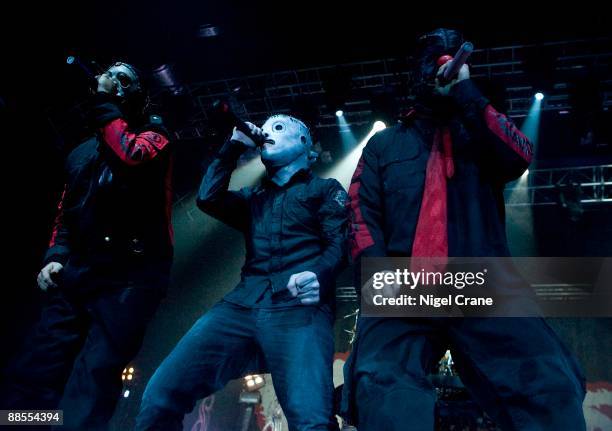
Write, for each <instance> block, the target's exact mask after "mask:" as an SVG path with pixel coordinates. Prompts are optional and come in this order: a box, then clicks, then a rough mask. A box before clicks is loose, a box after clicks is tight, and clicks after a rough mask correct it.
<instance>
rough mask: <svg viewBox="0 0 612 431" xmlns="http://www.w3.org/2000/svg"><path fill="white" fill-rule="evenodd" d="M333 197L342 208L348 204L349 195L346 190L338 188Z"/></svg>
mask: <svg viewBox="0 0 612 431" xmlns="http://www.w3.org/2000/svg"><path fill="white" fill-rule="evenodd" d="M332 199H333V200H334V202H336V203H337V204H338V205H340V206H341V207H342V208H344V206H345V205H346V201H347V200H348V195H347V194H346V192H345V191H344V190H336V191H335V192H334V194H333V195H332Z"/></svg>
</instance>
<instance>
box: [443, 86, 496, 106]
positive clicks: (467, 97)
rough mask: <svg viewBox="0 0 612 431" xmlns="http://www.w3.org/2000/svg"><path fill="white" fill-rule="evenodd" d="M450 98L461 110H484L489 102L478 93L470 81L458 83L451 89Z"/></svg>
mask: <svg viewBox="0 0 612 431" xmlns="http://www.w3.org/2000/svg"><path fill="white" fill-rule="evenodd" d="M451 96H452V97H453V98H454V99H455V101H456V102H457V104H458V105H459V106H460V107H461V108H463V109H470V108H477V109H484V108H485V106H487V105H488V104H489V100H488V99H487V98H486V97H485V96H484V95H483V94H482V93H481V92H480V90H479V89H478V87H476V85H475V84H474V82H473V81H472V80H471V79H466V80H464V81H461V82H458V83H457V84H455V85H454V86H453V88H452V89H451Z"/></svg>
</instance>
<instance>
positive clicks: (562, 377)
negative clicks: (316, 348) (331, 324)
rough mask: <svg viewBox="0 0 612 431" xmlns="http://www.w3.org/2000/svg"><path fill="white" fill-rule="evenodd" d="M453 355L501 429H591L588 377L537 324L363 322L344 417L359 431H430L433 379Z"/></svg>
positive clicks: (348, 374)
mask: <svg viewBox="0 0 612 431" xmlns="http://www.w3.org/2000/svg"><path fill="white" fill-rule="evenodd" d="M448 347H450V349H451V352H452V353H453V359H454V361H455V364H456V366H457V371H458V372H459V375H460V377H461V379H462V381H463V383H464V384H465V386H466V387H467V389H468V390H469V391H470V393H471V394H472V395H473V396H474V398H475V400H476V401H477V402H478V403H479V404H480V405H481V406H482V407H483V408H484V409H485V411H486V412H487V413H488V414H489V415H490V416H491V417H492V418H493V419H494V420H495V421H496V422H497V424H498V426H499V427H500V428H501V429H503V430H505V431H548V430H551V431H552V430H572V431H581V430H584V429H585V423H584V415H583V412H582V401H583V399H584V395H585V382H584V376H583V374H582V371H581V369H580V367H579V366H578V364H577V362H576V360H575V359H574V357H573V355H571V354H570V352H569V351H568V350H567V349H566V348H565V347H564V346H563V344H562V343H561V341H560V340H559V339H558V337H557V336H556V334H555V333H554V332H553V331H552V329H551V328H550V327H549V326H548V324H547V323H546V322H545V321H544V320H543V319H538V318H502V317H500V318H465V319H401V318H378V317H365V318H364V317H361V318H360V319H359V323H358V327H357V341H356V343H355V344H354V345H353V351H352V353H351V356H350V358H349V360H348V361H347V363H346V364H345V368H344V373H345V385H344V394H343V410H344V413H345V414H346V415H347V416H348V417H350V418H351V419H352V421H353V422H354V424H355V425H356V426H357V428H358V429H359V431H380V430H385V431H396V430H397V431H399V430H406V429H410V430H415V431H416V430H418V431H432V430H433V429H434V406H435V402H436V393H435V391H434V388H433V386H432V385H431V383H430V382H429V380H428V378H427V376H428V374H429V373H430V372H432V371H433V367H434V366H435V365H436V363H437V362H438V360H439V359H440V357H442V355H443V354H444V351H445V350H446V348H448Z"/></svg>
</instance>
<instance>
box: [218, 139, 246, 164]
mask: <svg viewBox="0 0 612 431" xmlns="http://www.w3.org/2000/svg"><path fill="white" fill-rule="evenodd" d="M246 150H247V146H246V145H244V144H242V143H241V142H239V141H231V140H228V141H227V142H225V144H224V145H223V146H222V147H221V149H220V150H219V153H218V154H217V158H219V159H220V160H223V161H236V160H238V159H239V158H240V156H241V155H242V154H244V152H245V151H246Z"/></svg>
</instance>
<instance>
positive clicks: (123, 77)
mask: <svg viewBox="0 0 612 431" xmlns="http://www.w3.org/2000/svg"><path fill="white" fill-rule="evenodd" d="M117 81H119V85H121V86H122V87H123V88H127V87H129V86H130V85H132V79H131V78H130V77H129V76H128V75H127V74H125V73H123V72H119V73H118V74H117Z"/></svg>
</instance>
